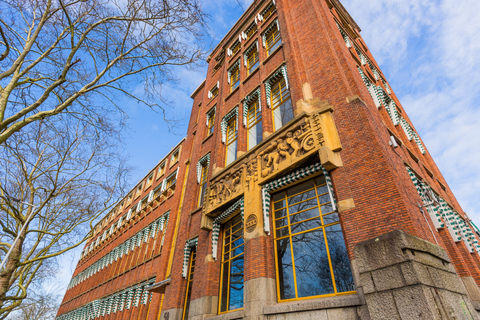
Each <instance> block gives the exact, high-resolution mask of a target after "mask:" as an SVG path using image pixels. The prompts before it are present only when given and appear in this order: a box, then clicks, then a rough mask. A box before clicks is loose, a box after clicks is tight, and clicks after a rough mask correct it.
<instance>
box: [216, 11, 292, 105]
mask: <svg viewBox="0 0 480 320" xmlns="http://www.w3.org/2000/svg"><path fill="white" fill-rule="evenodd" d="M237 42H238V41H237ZM281 44H282V37H281V35H280V29H279V28H278V20H275V21H274V22H273V23H272V24H271V25H270V26H269V27H268V28H267V29H266V31H265V33H264V34H263V46H264V47H265V50H266V53H267V57H268V56H270V54H272V53H273V52H274V51H275V50H276V49H277V48H278V47H279V46H280V45H281ZM232 50H235V51H234V52H238V51H239V50H240V43H239V42H238V46H234V47H233V49H232ZM243 59H244V65H245V67H246V68H247V76H248V75H250V74H251V73H253V72H254V71H255V70H256V69H257V68H258V67H259V65H260V59H259V45H258V41H256V42H254V43H253V44H251V45H250V47H249V48H248V49H247V50H245V53H244V57H243ZM240 60H241V59H238V60H237V61H236V62H235V63H233V64H232V66H230V68H229V69H228V75H227V82H228V83H229V92H232V91H234V90H235V89H236V88H237V87H238V86H239V85H240V65H241V62H240ZM219 85H220V83H219V82H217V83H216V84H215V85H214V86H213V88H211V89H210V91H209V92H208V98H209V99H214V98H215V97H216V96H217V95H218V92H219Z"/></svg>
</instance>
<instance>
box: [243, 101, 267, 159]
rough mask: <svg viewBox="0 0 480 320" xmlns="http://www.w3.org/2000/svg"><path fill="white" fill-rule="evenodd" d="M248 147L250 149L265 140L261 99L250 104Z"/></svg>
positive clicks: (248, 112) (248, 113)
mask: <svg viewBox="0 0 480 320" xmlns="http://www.w3.org/2000/svg"><path fill="white" fill-rule="evenodd" d="M247 132H248V133H247V135H248V138H247V148H248V150H250V149H251V148H253V147H255V146H256V145H257V144H258V143H260V142H261V141H262V140H263V130H262V112H261V109H260V103H259V99H256V100H254V101H253V102H252V103H250V104H249V106H248V111H247Z"/></svg>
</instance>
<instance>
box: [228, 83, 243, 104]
mask: <svg viewBox="0 0 480 320" xmlns="http://www.w3.org/2000/svg"><path fill="white" fill-rule="evenodd" d="M238 90H240V85H238V87H236V88H235V89H233V91H232V92H230V93H229V94H228V96H227V97H226V98H225V102H226V101H227V100H228V99H230V97H231V96H233V95H234V94H235V93H237V91H238Z"/></svg>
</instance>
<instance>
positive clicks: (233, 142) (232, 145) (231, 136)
mask: <svg viewBox="0 0 480 320" xmlns="http://www.w3.org/2000/svg"><path fill="white" fill-rule="evenodd" d="M235 159H237V117H232V118H231V119H230V120H228V123H227V156H226V161H225V165H227V166H228V165H229V164H230V163H232V162H233V161H235Z"/></svg>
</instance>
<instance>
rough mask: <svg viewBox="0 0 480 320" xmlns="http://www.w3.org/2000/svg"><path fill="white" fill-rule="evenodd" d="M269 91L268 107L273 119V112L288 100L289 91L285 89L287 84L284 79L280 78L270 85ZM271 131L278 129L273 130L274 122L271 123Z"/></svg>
mask: <svg viewBox="0 0 480 320" xmlns="http://www.w3.org/2000/svg"><path fill="white" fill-rule="evenodd" d="M271 90H272V91H271V93H270V106H271V107H272V117H274V112H275V110H276V109H277V108H279V107H280V106H281V105H282V104H284V103H285V102H287V101H288V100H289V99H290V90H289V89H287V83H286V82H285V78H284V77H281V78H280V79H278V80H277V81H276V82H275V83H274V84H272V85H271ZM273 129H274V131H276V130H278V129H279V128H275V121H274V122H273Z"/></svg>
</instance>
